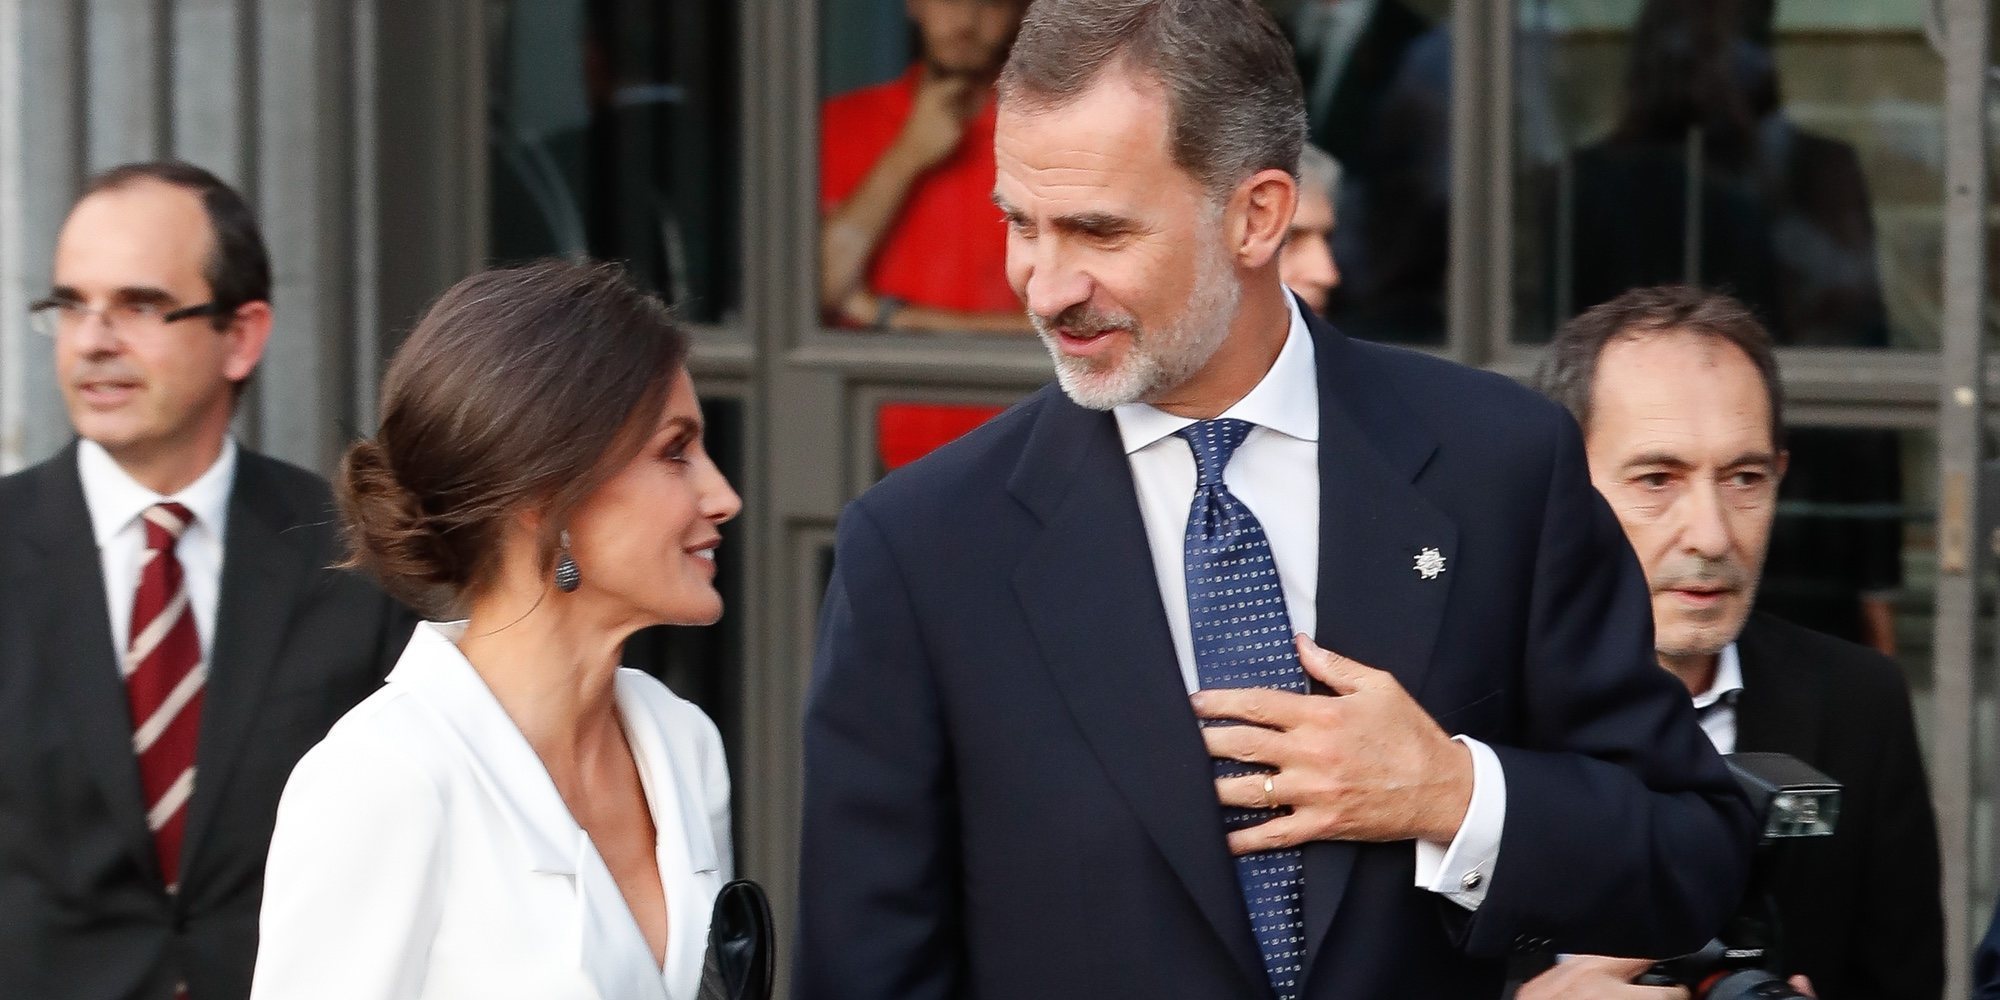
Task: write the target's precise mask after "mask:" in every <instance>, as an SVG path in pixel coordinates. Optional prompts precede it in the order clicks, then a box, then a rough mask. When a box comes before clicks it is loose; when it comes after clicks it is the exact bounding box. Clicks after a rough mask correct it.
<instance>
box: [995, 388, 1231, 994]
mask: <svg viewBox="0 0 2000 1000" xmlns="http://www.w3.org/2000/svg"><path fill="white" fill-rule="evenodd" d="M1008 485H1009V489H1010V490H1011V491H1012V492H1013V493H1014V495H1015V496H1016V497H1017V498H1019V499H1020V500H1021V501H1022V502H1023V503H1024V504H1025V505H1026V506H1027V507H1028V508H1029V509H1030V510H1031V511H1033V512H1034V514H1035V515H1036V516H1037V517H1038V518H1039V519H1040V520H1041V522H1042V526H1043V530H1042V532H1041V535H1040V537H1039V538H1037V539H1036V540H1035V541H1034V543H1033V544H1032V545H1031V546H1030V547H1029V548H1028V550H1027V552H1026V553H1025V555H1024V556H1023V558H1022V560H1021V562H1020V565H1019V567H1018V569H1017V570H1016V571H1015V574H1014V577H1013V584H1014V591H1015V593H1016V595H1017V596H1018V597H1019V599H1020V601H1021V605H1022V608H1023V610H1024V611H1025V612H1026V615H1027V619H1028V623H1029V627H1030V628H1031V629H1032V631H1033V633H1034V637H1035V640H1036V642H1037V644H1038V646H1039V647H1040V650H1041V653H1042V661H1043V663H1044V664H1046V665H1047V667H1048V670H1049V673H1050V674H1051V675H1052V676H1053V678H1054V680H1055V686H1056V688H1057V690H1059V691H1060V692H1061V695H1062V697H1063V699H1064V700H1065V702H1066V703H1067V704H1068V706H1069V709H1070V713H1071V715H1072V716H1074V717H1075V719H1076V724H1077V728H1078V729H1079V730H1080V731H1081V732H1082V733H1083V735H1084V737H1085V738H1086V739H1087V740H1088V741H1089V743H1090V745H1091V746H1092V748H1093V749H1094V750H1095V751H1096V753H1097V757H1098V760H1099V761H1100V763H1101V764H1102V765H1103V767H1104V769H1105V771H1107V772H1108V773H1109V775H1110V777H1111V781H1112V783H1113V784H1114V785H1115V786H1116V787H1117V788H1118V790H1119V792H1120V793H1121V794H1122V796H1123V798H1124V799H1125V803H1126V806H1127V807H1128V808H1129V809H1130V810H1131V811H1132V812H1133V814H1135V815H1136V816H1137V817H1138V819H1139V821H1140V823H1141V824H1142V825H1143V826H1144V827H1145V828H1146V831H1147V833H1148V834H1149V835H1150V836H1151V838H1152V840H1153V842H1154V844H1155V845H1156V846H1157V847H1158V848H1159V850H1160V853H1161V854H1162V855H1164V856H1165V857H1166V859H1167V862H1168V864H1170V865H1171V866H1172V867H1173V870H1174V872H1175V873H1176V874H1177V875H1179V876H1180V880H1181V882H1182V883H1183V884H1184V885H1185V886H1186V887H1187V890H1188V893H1189V894H1190V895H1191V896H1193V897H1194V901H1195V904H1196V905H1197V906H1198V907H1199V908H1200V909H1201V912H1202V913H1203V914H1204V915H1205V916H1206V917H1207V918H1208V920H1209V923H1210V924H1211V925H1213V926H1214V928H1215V932H1216V934H1217V935H1218V936H1219V937H1220V938H1221V939H1222V942H1223V944H1224V946H1225V947H1226V948H1227V949H1228V951H1229V953H1230V954H1231V955H1232V956H1234V957H1235V959H1236V961H1237V964H1238V966H1239V967H1240V968H1241V970H1242V971H1243V973H1244V975H1245V976H1246V977H1248V978H1249V979H1250V981H1251V982H1253V983H1255V984H1257V987H1258V988H1259V989H1262V988H1264V982H1265V977H1264V970H1263V962H1262V959H1261V958H1260V957H1259V953H1258V951H1257V945H1256V941H1255V939H1254V938H1253V937H1252V936H1251V933H1250V923H1249V917H1248V916H1247V913H1246V911H1245V909H1244V904H1243V896H1242V890H1241V888H1240V887H1239V886H1238V883H1237V879H1236V869H1235V864H1234V862H1233V861H1232V860H1231V859H1230V856H1229V852H1228V848H1227V844H1226V841H1225V840H1224V836H1223V828H1222V809H1221V806H1220V804H1219V803H1218V802H1217V801H1216V798H1215V786H1214V767H1213V765H1212V764H1211V763H1210V760H1209V756H1208V751H1207V748H1206V746H1205V745H1204V744H1203V743H1202V740H1201V735H1200V726H1199V724H1198V722H1197V721H1196V719H1195V716H1194V710H1193V708H1192V707H1191V706H1190V705H1189V704H1188V698H1187V692H1186V690H1185V688H1184V687H1183V684H1182V681H1181V676H1180V672H1179V670H1178V668H1177V666H1176V660H1175V655H1174V650H1173V643H1172V641H1171V639H1170V637H1169V633H1168V631H1167V619H1166V612H1165V611H1164V609H1163V608H1162V606H1161V604H1160V591H1159V586H1158V583H1157V581H1156V577H1155V575H1154V573H1153V572H1152V567H1153V558H1152V552H1151V550H1150V549H1149V548H1148V546H1147V543H1146V532H1145V527H1144V524H1143V522H1142V521H1141V520H1140V516H1139V505H1138V498H1137V494H1136V493H1135V492H1134V489H1133V485H1132V474H1131V467H1130V466H1129V465H1128V464H1127V462H1126V459H1125V453H1124V448H1123V447H1122V445H1121V444H1120V442H1119V438H1118V433H1117V428H1116V425H1115V422H1114V421H1113V419H1112V418H1111V417H1110V416H1109V415H1108V414H1103V413H1094V412H1091V411H1088V410H1085V409H1083V408H1081V407H1079V406H1077V405H1075V404H1074V403H1071V402H1070V401H1069V400H1068V399H1066V398H1064V397H1062V396H1060V395H1058V394H1056V393H1055V392H1053V391H1051V390H1044V395H1043V404H1042V409H1041V415H1040V417H1039V419H1038V420H1037V422H1036V426H1035V428H1034V431H1033V432H1032V434H1031V436H1030V438H1029V441H1028V444H1027V447H1026V448H1024V449H1023V452H1022V456H1021V461H1020V464H1019V465H1018V466H1017V467H1016V469H1015V472H1014V475H1013V478H1012V479H1011V480H1010V481H1009V484H1008ZM1078 595H1087V599H1079V598H1078Z"/></svg>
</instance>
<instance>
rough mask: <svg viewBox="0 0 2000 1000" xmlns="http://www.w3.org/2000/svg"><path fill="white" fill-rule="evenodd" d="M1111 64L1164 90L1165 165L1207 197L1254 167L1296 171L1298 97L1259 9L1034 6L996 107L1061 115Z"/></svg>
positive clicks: (1211, 0) (1102, 1)
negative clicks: (1169, 159)
mask: <svg viewBox="0 0 2000 1000" xmlns="http://www.w3.org/2000/svg"><path fill="white" fill-rule="evenodd" d="M1120 63H1122V64H1123V65H1124V66H1125V67H1127V68H1129V69H1131V70H1132V71H1134V72H1136V73H1138V74H1140V75H1142V76H1147V77H1150V78H1152V79H1154V80H1156V81H1158V82H1159V83H1160V85H1161V86H1162V87H1163V88H1165V90H1166V92H1167V146H1168V149H1169V151H1170V152H1171V153H1172V154H1173V159H1174V163H1175V164H1176V165H1178V166H1179V167H1180V168H1181V169H1183V170H1185V171H1187V172H1188V173H1189V174H1190V175H1192V176H1193V177H1194V178H1195V179H1196V180H1197V181H1200V182H1201V184H1202V186H1203V187H1204V188H1206V189H1207V190H1208V192H1209V193H1210V194H1211V195H1216V196H1220V195H1223V194H1225V193H1227V192H1228V191H1229V190H1231V189H1232V188H1234V187H1235V186H1236V185H1237V183H1239V182H1240V181H1242V180H1243V178H1245V177H1248V176H1250V175H1251V174H1254V173H1256V172H1257V171H1259V170H1283V171H1285V172H1287V173H1294V172H1295V171H1296V169H1297V167H1298V162H1299V148H1300V147H1301V146H1302V145H1303V144H1304V143H1305V134H1306V107H1305V96H1304V95H1305V92H1304V88H1303V87H1302V86H1301V85H1300V83H1299V72H1298V67H1297V66H1296V65H1294V63H1293V57H1292V46H1291V43H1290V42H1287V41H1286V40H1285V36H1284V33H1283V32H1281V31H1279V30H1278V25H1277V23H1276V22H1274V21H1272V20H1271V15H1270V14H1269V13H1268V12H1266V11H1265V10H1264V8H1263V6H1262V5H1261V4H1259V3H1258V2H1257V0H1035V3H1034V4H1033V5H1032V6H1030V7H1029V8H1028V13H1027V16H1026V17H1025V18H1024V19H1023V20H1022V22H1021V32H1020V34H1019V35H1018V36H1016V37H1015V39H1014V49H1013V52H1012V53H1011V54H1010V55H1009V56H1008V58H1007V65H1006V68H1004V69H1003V70H1001V72H1000V80H999V89H1000V100H1001V102H1002V103H1022V104H1026V105H1028V106H1029V107H1032V108H1038V109H1044V110H1052V109H1056V108H1061V107H1063V106H1064V105H1067V104H1068V103H1070V102H1071V101H1074V100H1076V99H1077V98H1078V97H1081V96H1082V95H1083V93H1084V92H1085V91H1087V90H1089V89H1090V87H1091V85H1092V84H1094V83H1096V81H1097V79H1098V76H1099V75H1100V74H1101V73H1103V72H1104V70H1106V69H1108V68H1110V67H1111V66H1113V65H1114V64H1120Z"/></svg>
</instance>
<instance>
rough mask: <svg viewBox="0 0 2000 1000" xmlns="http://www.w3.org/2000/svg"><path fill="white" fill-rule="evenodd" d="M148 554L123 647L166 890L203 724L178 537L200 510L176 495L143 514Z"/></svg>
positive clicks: (142, 781) (176, 878) (195, 640)
mask: <svg viewBox="0 0 2000 1000" xmlns="http://www.w3.org/2000/svg"><path fill="white" fill-rule="evenodd" d="M143 519H144V524H145V527H146V556H145V561H144V562H142V563H141V564H140V569H139V592H138V594H137V595H136V596H134V598H133V600H132V643H131V646H130V647H129V648H128V649H127V650H126V653H125V692H126V696H127V698H128V700H129V701H130V703H131V706H132V750H133V752H134V753H136V754H137V755H138V757H139V787H140V789H141V790H142V791H143V792H144V793H145V796H146V825H147V826H149V827H151V828H152V831H153V849H154V851H156V852H157V853H158V855H159V858H160V876H161V878H162V879H163V880H165V882H166V884H167V891H169V892H175V891H178V890H179V888H180V858H181V836H182V834H183V833H184V832H185V829H186V825H187V804H188V799H189V797H190V796H192V795H193V794H194V748H195V737H196V736H197V734H198V733H199V731H200V725H201V689H202V684H203V682H204V679H205V677H206V674H207V671H205V670H204V669H202V663H201V636H200V635H198V634H197V633H196V632H195V628H194V608H192V607H191V606H189V604H188V592H187V581H186V580H185V579H184V578H183V576H182V574H181V563H180V560H179V559H176V558H174V543H176V542H178V541H179V540H180V537H181V533H182V532H184V531H186V530H187V528H188V525H190V524H192V523H194V515H193V514H191V513H189V512H188V509H187V508H186V507H183V506H181V505H180V504H177V503H162V504H155V505H153V506H151V507H148V508H146V512H145V514H144V515H143Z"/></svg>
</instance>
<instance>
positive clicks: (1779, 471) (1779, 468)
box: [1771, 450, 1792, 483]
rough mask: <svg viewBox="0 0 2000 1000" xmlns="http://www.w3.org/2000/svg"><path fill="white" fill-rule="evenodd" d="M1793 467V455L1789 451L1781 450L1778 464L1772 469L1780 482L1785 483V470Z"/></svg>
mask: <svg viewBox="0 0 2000 1000" xmlns="http://www.w3.org/2000/svg"><path fill="white" fill-rule="evenodd" d="M1791 467H1792V453H1791V452H1790V451H1789V450H1780V451H1779V452H1778V463H1777V464H1776V465H1775V466H1773V467H1772V469H1771V471H1772V473H1773V474H1775V475H1776V476H1777V477H1778V482H1780V483H1782V482H1784V481H1785V470H1786V469H1789V468H1791Z"/></svg>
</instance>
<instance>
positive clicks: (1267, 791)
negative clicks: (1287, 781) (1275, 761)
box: [1264, 771, 1278, 809]
mask: <svg viewBox="0 0 2000 1000" xmlns="http://www.w3.org/2000/svg"><path fill="white" fill-rule="evenodd" d="M1277 776H1278V773H1277V772H1276V771H1273V772H1271V773H1269V774H1266V775H1264V808H1266V809H1275V808H1277V807H1278V791H1277V789H1276V788H1273V787H1272V782H1271V779H1273V778H1276V777H1277Z"/></svg>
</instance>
